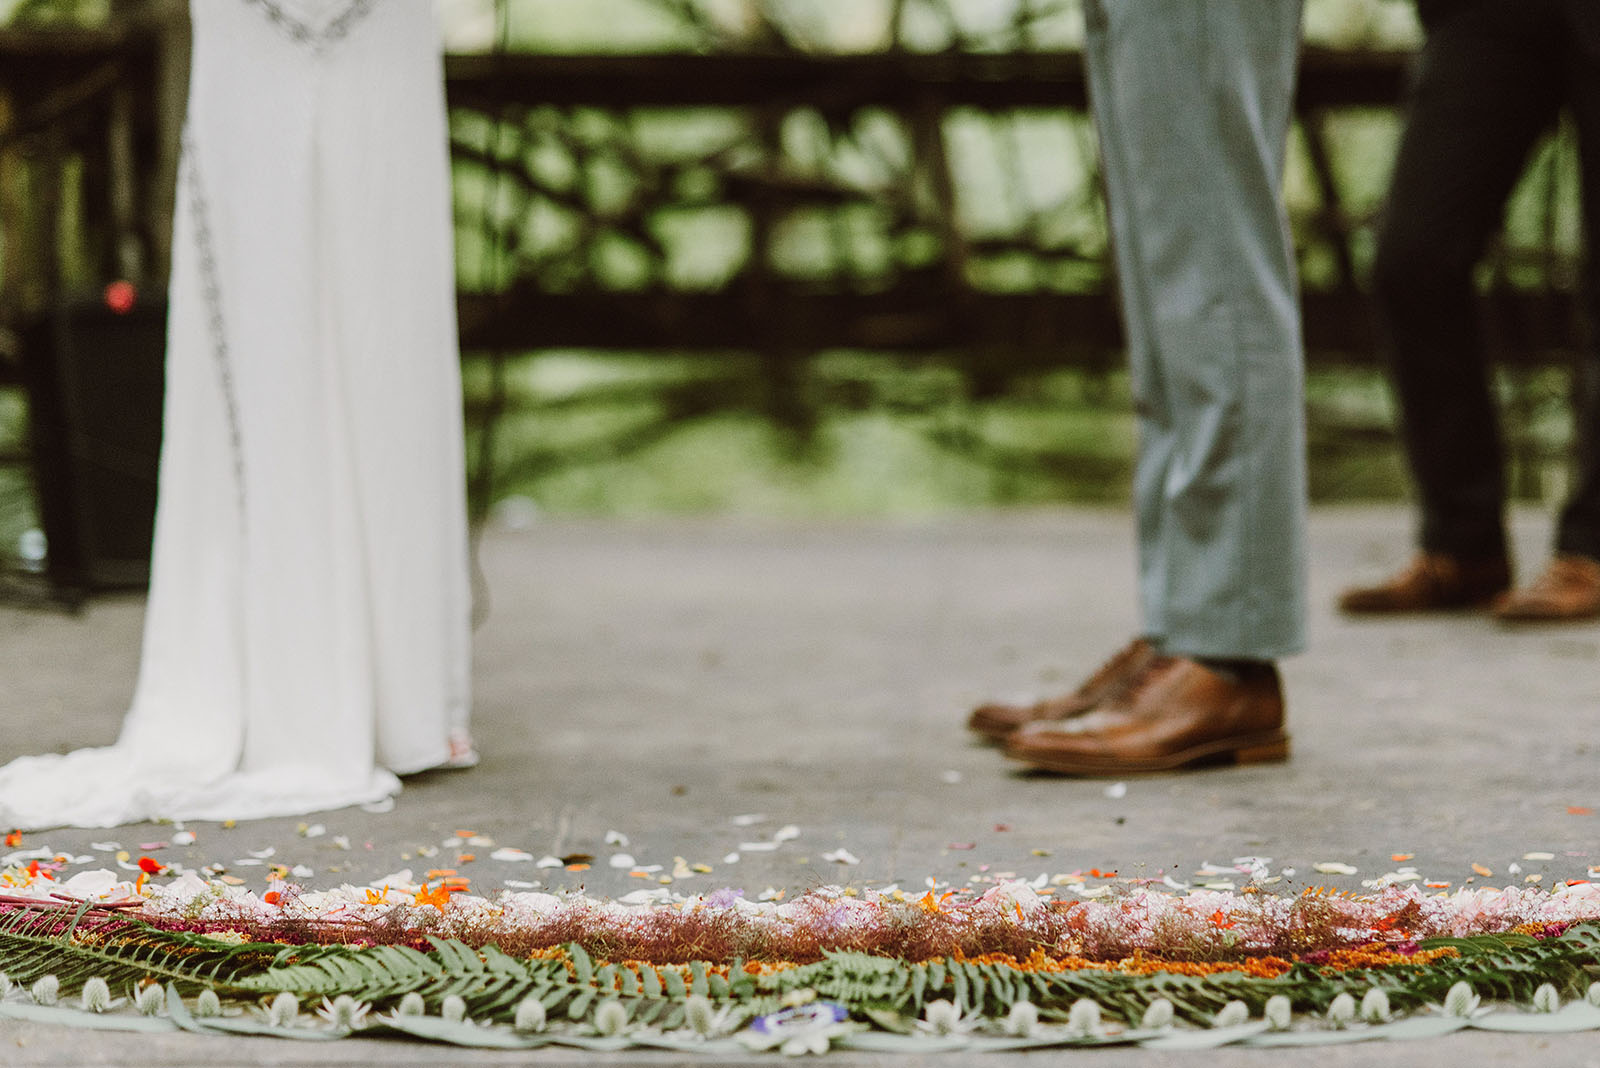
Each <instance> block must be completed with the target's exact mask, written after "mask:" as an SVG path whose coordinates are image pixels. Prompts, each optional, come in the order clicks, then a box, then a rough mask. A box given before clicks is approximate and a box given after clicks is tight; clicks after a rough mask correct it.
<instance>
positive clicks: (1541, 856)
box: [1522, 853, 1556, 860]
mask: <svg viewBox="0 0 1600 1068" xmlns="http://www.w3.org/2000/svg"><path fill="white" fill-rule="evenodd" d="M1522 859H1523V860H1555V859H1556V855H1555V854H1554V853H1524V854H1522Z"/></svg>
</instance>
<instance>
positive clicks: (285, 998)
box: [267, 990, 300, 1027]
mask: <svg viewBox="0 0 1600 1068" xmlns="http://www.w3.org/2000/svg"><path fill="white" fill-rule="evenodd" d="M299 1018H300V999H299V998H297V997H295V996H294V995H293V994H291V993H289V992H288V991H287V990H285V991H283V992H282V993H281V994H279V995H278V996H277V997H275V998H273V999H272V1004H270V1005H268V1006H267V1022H268V1023H269V1024H271V1025H272V1026H273V1027H292V1026H294V1022H295V1021H296V1020H298V1019H299Z"/></svg>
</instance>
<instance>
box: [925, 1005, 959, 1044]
mask: <svg viewBox="0 0 1600 1068" xmlns="http://www.w3.org/2000/svg"><path fill="white" fill-rule="evenodd" d="M922 1025H923V1027H925V1028H926V1029H927V1030H929V1031H932V1032H933V1033H934V1034H936V1035H948V1034H954V1033H955V1032H956V1031H958V1030H960V1028H961V1010H960V1009H958V1008H956V1006H955V1002H953V1001H946V1000H945V999H944V998H940V999H939V1000H938V1001H930V1002H928V1003H927V1004H926V1005H924V1006H923V1007H922Z"/></svg>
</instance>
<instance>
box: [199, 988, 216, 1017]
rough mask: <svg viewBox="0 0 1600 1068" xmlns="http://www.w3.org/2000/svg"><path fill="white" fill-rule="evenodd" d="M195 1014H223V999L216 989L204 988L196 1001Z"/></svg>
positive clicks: (204, 1015) (203, 1015)
mask: <svg viewBox="0 0 1600 1068" xmlns="http://www.w3.org/2000/svg"><path fill="white" fill-rule="evenodd" d="M194 1014H195V1015H196V1016H200V1017H208V1016H221V1015H222V999H221V998H220V997H218V996H217V992H216V991H215V990H209V989H208V990H202V991H200V996H199V997H197V998H195V1001H194Z"/></svg>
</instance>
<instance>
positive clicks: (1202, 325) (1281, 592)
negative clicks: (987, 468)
mask: <svg viewBox="0 0 1600 1068" xmlns="http://www.w3.org/2000/svg"><path fill="white" fill-rule="evenodd" d="M1300 8H1301V0H1084V9H1085V16H1086V22H1087V42H1086V54H1087V61H1088V63H1087V65H1088V73H1089V88H1090V95H1091V98H1092V101H1093V105H1094V115H1095V123H1096V126H1097V127H1098V130H1099V135H1100V145H1101V154H1102V157H1103V166H1104V170H1105V175H1106V184H1107V192H1108V199H1109V203H1110V216H1111V230H1112V234H1113V238H1114V241H1115V246H1116V260H1117V269H1118V272H1117V273H1118V278H1119V280H1120V282H1121V291H1122V304H1123V318H1124V321H1125V325H1126V331H1127V338H1128V352H1129V362H1130V366H1131V369H1132V374H1133V385H1134V395H1135V398H1136V404H1137V413H1138V427H1139V459H1138V464H1137V467H1136V472H1135V479H1134V507H1135V511H1136V513H1137V521H1138V530H1139V592H1140V602H1141V609H1142V613H1143V624H1144V629H1145V633H1146V634H1147V635H1149V636H1150V637H1153V638H1156V639H1159V640H1160V641H1161V642H1162V644H1163V646H1164V647H1165V648H1166V649H1167V651H1169V652H1172V653H1176V654H1181V655H1187V656H1211V657H1258V658H1263V659H1265V658H1272V657H1277V656H1280V655H1283V654H1286V653H1292V652H1296V651H1298V650H1299V649H1300V648H1302V647H1303V645H1304V641H1305V571H1306V548H1305V494H1306V488H1305V487H1306V481H1305V427H1304V405H1303V401H1302V393H1303V389H1302V367H1301V364H1302V352H1301V341H1300V317H1299V309H1298V304H1297V299H1296V283H1295V272H1294V259H1293V254H1292V251H1291V249H1290V245H1289V240H1288V228H1287V225H1286V223H1285V220H1284V215H1283V209H1282V205H1281V201H1280V199H1279V193H1280V189H1281V185H1282V175H1283V165H1284V153H1285V145H1286V142H1287V139H1288V129H1289V118H1290V112H1291V107H1292V96H1293V89H1294V77H1295V66H1296V55H1297V47H1298V41H1299V29H1300Z"/></svg>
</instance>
